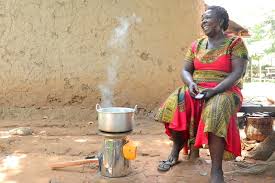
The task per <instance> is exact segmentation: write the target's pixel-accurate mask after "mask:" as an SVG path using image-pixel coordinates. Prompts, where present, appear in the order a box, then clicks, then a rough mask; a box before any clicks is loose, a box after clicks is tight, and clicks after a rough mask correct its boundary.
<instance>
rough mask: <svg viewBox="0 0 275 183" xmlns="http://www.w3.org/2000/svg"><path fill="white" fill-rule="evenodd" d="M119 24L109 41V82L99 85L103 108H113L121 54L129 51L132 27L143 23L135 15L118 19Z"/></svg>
mask: <svg viewBox="0 0 275 183" xmlns="http://www.w3.org/2000/svg"><path fill="white" fill-rule="evenodd" d="M117 20H118V22H119V24H118V26H117V27H115V29H114V30H113V32H112V34H111V38H110V39H109V41H108V43H107V44H108V48H109V50H110V53H111V55H110V63H109V65H108V66H107V80H106V81H105V83H103V84H101V85H99V90H100V92H101V97H102V101H101V106H102V107H111V106H112V101H113V90H114V87H115V85H116V81H117V69H118V68H119V67H120V64H121V63H120V62H119V59H120V58H119V56H118V55H119V54H121V53H124V52H126V51H127V48H128V42H127V37H128V33H129V28H130V27H131V25H133V24H136V23H139V22H141V18H139V17H137V16H136V15H135V14H133V15H132V16H130V17H119V18H117Z"/></svg>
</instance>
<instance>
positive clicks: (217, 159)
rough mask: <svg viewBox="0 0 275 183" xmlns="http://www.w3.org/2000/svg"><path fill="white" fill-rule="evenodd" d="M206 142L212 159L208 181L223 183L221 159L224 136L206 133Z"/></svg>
mask: <svg viewBox="0 0 275 183" xmlns="http://www.w3.org/2000/svg"><path fill="white" fill-rule="evenodd" d="M208 143H209V150H210V156H211V160H212V167H211V178H210V183H223V182H224V178H223V170H222V160H223V153H224V147H225V141H224V138H221V137H218V136H216V135H214V134H213V133H208Z"/></svg>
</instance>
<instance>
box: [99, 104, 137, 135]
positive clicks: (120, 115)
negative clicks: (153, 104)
mask: <svg viewBox="0 0 275 183" xmlns="http://www.w3.org/2000/svg"><path fill="white" fill-rule="evenodd" d="M96 111H97V113H98V129H99V130H101V131H104V132H110V133H119V132H128V131H131V130H133V126H134V114H135V112H136V111H137V105H136V106H135V108H134V109H133V108H126V107H106V108H101V107H100V105H99V104H96Z"/></svg>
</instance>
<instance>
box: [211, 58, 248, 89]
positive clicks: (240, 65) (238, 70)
mask: <svg viewBox="0 0 275 183" xmlns="http://www.w3.org/2000/svg"><path fill="white" fill-rule="evenodd" d="M231 62H232V72H231V73H230V74H229V75H228V76H227V77H226V78H225V79H224V80H223V81H222V82H221V83H220V84H218V85H217V86H216V87H215V90H216V91H217V93H221V92H224V91H226V90H228V89H229V88H231V87H232V86H234V85H235V84H236V82H237V81H238V80H239V79H241V78H242V77H243V75H244V73H245V71H246V64H247V60H246V59H243V58H238V57H235V56H232V61H231Z"/></svg>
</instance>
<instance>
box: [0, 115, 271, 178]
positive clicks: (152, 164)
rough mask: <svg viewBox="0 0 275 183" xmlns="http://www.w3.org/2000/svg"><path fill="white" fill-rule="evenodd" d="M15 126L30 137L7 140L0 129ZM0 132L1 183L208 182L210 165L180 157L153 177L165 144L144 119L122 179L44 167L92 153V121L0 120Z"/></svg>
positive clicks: (97, 142) (89, 170)
mask: <svg viewBox="0 0 275 183" xmlns="http://www.w3.org/2000/svg"><path fill="white" fill-rule="evenodd" d="M16 127H31V128H32V129H33V130H34V134H33V135H30V136H7V134H6V132H5V131H7V130H10V129H13V128H16ZM0 131H1V138H0V163H1V164H0V182H1V183H2V182H3V183H44V182H45V183H49V182H51V183H92V182H97V183H124V182H125V183H127V182H138V183H143V182H145V183H166V182H167V183H176V182H186V183H189V182H194V183H197V182H202V183H203V182H208V179H209V170H210V166H211V164H210V161H207V162H208V163H206V164H203V165H199V164H198V163H191V162H188V161H186V160H185V159H184V158H185V157H183V156H181V162H180V163H179V164H178V165H177V166H175V167H173V168H172V169H171V170H170V171H169V172H167V173H159V172H158V171H157V168H156V167H157V165H158V162H159V161H160V160H164V159H165V158H166V157H167V155H168V153H169V150H170V148H171V142H170V141H169V139H168V138H167V136H165V135H164V133H163V125H161V124H159V123H156V122H155V121H153V120H151V119H147V118H139V119H138V120H137V121H136V127H135V130H134V132H133V133H132V134H131V135H130V138H131V139H132V140H134V141H135V142H136V144H137V145H138V156H137V159H136V160H134V161H132V164H131V167H132V173H131V174H130V175H129V176H127V177H123V178H104V177H102V176H100V174H99V173H98V172H97V168H96V167H94V166H93V165H85V166H79V167H70V168H64V169H61V170H58V171H57V170H51V169H50V168H49V167H48V165H49V164H50V163H54V162H60V161H66V160H79V159H84V158H85V157H86V156H88V155H92V154H97V152H98V150H99V149H100V147H101V143H102V141H103V137H102V136H99V135H98V134H97V124H96V121H95V122H64V121H47V120H41V121H1V122H0ZM5 134H6V135H5ZM207 154H208V153H207V150H205V149H202V150H201V157H202V158H204V159H206V160H209V159H210V158H209V156H208V155H207ZM8 160H9V161H8ZM8 162H10V163H8ZM235 168H236V167H235V165H234V164H233V162H230V161H229V162H224V170H225V171H230V170H234V169H235ZM206 172H207V175H205V174H206ZM225 180H226V182H230V183H241V182H242V183H250V182H251V183H253V182H257V183H260V182H264V183H271V182H275V177H271V176H269V175H253V176H231V175H226V177H225Z"/></svg>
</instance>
